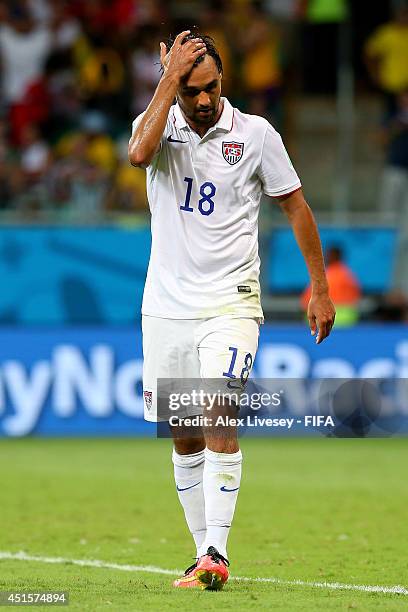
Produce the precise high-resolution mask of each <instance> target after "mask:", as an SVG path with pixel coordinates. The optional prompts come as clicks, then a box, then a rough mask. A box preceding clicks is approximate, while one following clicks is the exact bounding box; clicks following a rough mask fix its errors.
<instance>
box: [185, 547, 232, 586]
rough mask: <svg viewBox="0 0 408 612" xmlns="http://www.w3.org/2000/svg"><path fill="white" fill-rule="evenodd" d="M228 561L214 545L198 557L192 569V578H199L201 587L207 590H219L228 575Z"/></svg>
mask: <svg viewBox="0 0 408 612" xmlns="http://www.w3.org/2000/svg"><path fill="white" fill-rule="evenodd" d="M228 566H229V561H228V559H226V558H225V557H223V556H222V555H221V554H220V553H219V552H218V550H217V549H216V548H214V546H210V547H209V548H208V550H207V554H206V555H203V556H202V557H200V558H199V560H198V562H197V567H196V568H195V569H194V579H195V580H197V579H198V580H199V582H200V583H201V588H202V589H206V590H208V591H220V590H221V589H222V588H223V586H224V584H225V583H226V582H227V580H228V577H229V571H228Z"/></svg>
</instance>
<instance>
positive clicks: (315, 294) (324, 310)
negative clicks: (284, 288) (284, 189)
mask: <svg viewBox="0 0 408 612" xmlns="http://www.w3.org/2000/svg"><path fill="white" fill-rule="evenodd" d="M279 203H280V205H281V208H282V210H283V211H284V212H285V213H286V215H287V217H288V219H289V221H290V223H291V225H292V229H293V232H294V234H295V237H296V240H297V243H298V245H299V248H300V250H301V251H302V254H303V257H304V259H305V262H306V265H307V268H308V270H309V274H310V280H311V288H312V295H311V298H310V301H309V306H308V310H307V316H308V319H309V325H310V330H311V332H312V334H313V335H314V334H315V333H316V331H317V330H318V334H317V337H316V343H317V344H320V342H322V341H323V340H324V339H325V338H327V336H328V335H329V334H330V332H331V328H332V327H333V324H334V319H335V316H336V310H335V308H334V305H333V303H332V301H331V299H330V297H329V288H328V284H327V279H326V272H325V269H324V260H323V253H322V245H321V242H320V237H319V233H318V230H317V225H316V222H315V219H314V216H313V213H312V211H311V210H310V208H309V206H308V204H307V202H306V200H305V199H304V197H303V192H302V190H301V189H298V190H297V191H295V192H294V193H291V194H289V195H286V196H282V197H280V198H279Z"/></svg>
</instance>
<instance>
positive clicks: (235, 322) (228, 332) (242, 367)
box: [198, 316, 259, 389]
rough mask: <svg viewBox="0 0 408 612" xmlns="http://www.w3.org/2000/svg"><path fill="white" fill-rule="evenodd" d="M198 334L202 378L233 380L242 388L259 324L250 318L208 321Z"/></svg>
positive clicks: (256, 347)
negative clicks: (199, 335) (199, 334)
mask: <svg viewBox="0 0 408 612" xmlns="http://www.w3.org/2000/svg"><path fill="white" fill-rule="evenodd" d="M200 331H201V338H200V341H199V345H198V352H199V358H200V375H201V378H203V379H221V378H222V379H226V380H228V381H234V380H236V381H237V382H239V383H241V385H242V386H244V385H245V383H246V381H247V379H248V376H249V374H250V373H251V370H252V367H253V364H254V360H255V355H256V351H257V349H258V338H259V323H258V321H257V320H256V319H252V318H240V319H238V318H232V317H228V316H223V317H214V318H213V319H209V320H207V321H206V322H205V323H204V324H203V325H202V327H201V330H200ZM232 384H233V383H232V382H231V385H232ZM231 388H233V387H232V386H230V387H229V389H231Z"/></svg>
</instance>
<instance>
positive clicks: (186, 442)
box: [173, 438, 205, 455]
mask: <svg viewBox="0 0 408 612" xmlns="http://www.w3.org/2000/svg"><path fill="white" fill-rule="evenodd" d="M173 443H174V448H175V451H176V453H178V454H179V455H193V454H194V453H199V452H200V451H202V450H204V448H205V440H204V438H192V439H185V438H174V439H173Z"/></svg>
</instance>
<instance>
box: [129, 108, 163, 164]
mask: <svg viewBox="0 0 408 612" xmlns="http://www.w3.org/2000/svg"><path fill="white" fill-rule="evenodd" d="M145 112H146V111H143V113H140V115H138V116H137V117H136V119H135V120H134V121H133V123H132V136H133V134H134V133H135V131H136V128H137V126H138V125H139V123H140V122H141V120H142V119H143V117H144V114H145ZM168 129H169V120H168V119H167V122H166V127H165V128H164V132H163V135H162V137H161V140H160V147H159V149H158V151H157V153H156V154H155V157H154V159H156V158H157V156H158V154H159V153H160V151H161V150H162V147H163V142H164V141H165V140H166V138H167V136H168Z"/></svg>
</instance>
